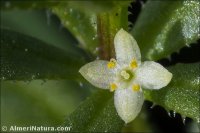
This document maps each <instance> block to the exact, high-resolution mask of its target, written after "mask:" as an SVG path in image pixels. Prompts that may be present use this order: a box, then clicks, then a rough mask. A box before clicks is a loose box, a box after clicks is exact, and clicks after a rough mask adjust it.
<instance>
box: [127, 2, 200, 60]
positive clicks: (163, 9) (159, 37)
mask: <svg viewBox="0 0 200 133" xmlns="http://www.w3.org/2000/svg"><path fill="white" fill-rule="evenodd" d="M199 12H200V2H199V1H153V0H150V1H148V2H147V3H146V4H145V6H144V8H143V10H142V12H141V14H140V16H139V18H138V20H137V22H136V24H135V26H134V28H133V30H132V31H131V33H132V34H133V36H134V37H135V39H136V40H137V42H138V44H139V46H140V49H141V52H142V55H143V56H142V57H143V59H149V60H158V59H161V58H164V57H167V56H169V55H170V54H171V53H173V52H177V51H178V50H179V49H180V48H182V47H184V46H188V45H189V44H191V43H193V42H195V41H197V39H198V38H200V36H199V35H198V33H199V27H200V17H199Z"/></svg>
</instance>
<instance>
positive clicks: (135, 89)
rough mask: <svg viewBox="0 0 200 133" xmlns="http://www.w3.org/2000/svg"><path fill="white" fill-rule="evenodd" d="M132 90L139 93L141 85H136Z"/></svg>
mask: <svg viewBox="0 0 200 133" xmlns="http://www.w3.org/2000/svg"><path fill="white" fill-rule="evenodd" d="M132 89H133V91H139V90H140V85H138V84H134V85H133V87H132Z"/></svg>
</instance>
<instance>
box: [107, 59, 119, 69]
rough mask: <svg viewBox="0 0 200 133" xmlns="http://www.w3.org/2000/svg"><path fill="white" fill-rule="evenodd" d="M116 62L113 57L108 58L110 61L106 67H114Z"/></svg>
mask: <svg viewBox="0 0 200 133" xmlns="http://www.w3.org/2000/svg"><path fill="white" fill-rule="evenodd" d="M116 63H117V61H116V60H115V59H113V58H112V59H110V61H109V62H108V64H107V67H108V68H109V69H111V68H115V66H116Z"/></svg>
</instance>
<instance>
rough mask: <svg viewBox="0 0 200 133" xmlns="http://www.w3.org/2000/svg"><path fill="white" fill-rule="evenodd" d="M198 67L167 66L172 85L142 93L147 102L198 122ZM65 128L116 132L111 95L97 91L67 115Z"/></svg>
mask: <svg viewBox="0 0 200 133" xmlns="http://www.w3.org/2000/svg"><path fill="white" fill-rule="evenodd" d="M199 65H200V64H199V63H195V64H178V65H176V66H172V67H170V68H169V71H171V72H172V73H173V79H172V81H171V83H170V84H169V85H168V86H167V87H165V88H162V89H160V90H144V95H145V98H146V100H150V101H152V102H154V103H155V104H158V105H161V106H163V107H164V108H165V109H166V110H173V111H175V112H177V113H180V114H181V115H182V116H184V117H190V118H192V119H194V120H196V121H199V111H200V106H199V102H200V97H199V94H200V92H199V91H200V90H199V86H200V82H199V79H200V77H199V73H200V70H199ZM64 125H66V126H71V127H72V132H78V131H82V132H105V131H108V132H109V131H111V132H113V131H116V132H119V131H120V130H121V128H122V127H123V126H124V122H123V121H122V120H121V119H120V118H119V116H118V115H117V113H116V109H115V107H114V101H113V95H112V93H110V92H108V91H106V90H100V91H99V92H97V93H95V94H93V95H92V96H91V97H90V98H88V99H87V100H85V101H84V102H83V103H82V104H81V105H80V106H79V107H78V108H77V109H76V110H75V111H74V112H73V113H72V114H71V115H69V116H68V117H67V119H66V122H65V124H64Z"/></svg>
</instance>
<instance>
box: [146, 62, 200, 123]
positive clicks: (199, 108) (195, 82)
mask: <svg viewBox="0 0 200 133" xmlns="http://www.w3.org/2000/svg"><path fill="white" fill-rule="evenodd" d="M199 66H200V63H194V64H177V65H175V66H171V67H169V71H170V72H172V74H173V78H172V81H171V83H170V84H169V85H168V86H167V87H165V88H162V89H160V90H158V91H155V90H152V91H150V90H145V97H146V99H147V100H150V101H152V102H154V103H155V104H158V105H161V106H163V107H164V108H165V109H166V110H167V111H169V110H173V111H175V112H177V113H180V114H181V115H182V116H186V117H190V118H192V119H194V120H195V121H197V122H200V115H199V112H200V105H199V102H200V88H199V86H200V75H199V73H200V67H199Z"/></svg>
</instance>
